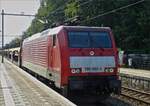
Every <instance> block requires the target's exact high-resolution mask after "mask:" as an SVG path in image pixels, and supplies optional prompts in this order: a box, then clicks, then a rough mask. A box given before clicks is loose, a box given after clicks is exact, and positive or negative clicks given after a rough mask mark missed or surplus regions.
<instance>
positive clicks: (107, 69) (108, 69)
mask: <svg viewBox="0 0 150 106" xmlns="http://www.w3.org/2000/svg"><path fill="white" fill-rule="evenodd" d="M113 71H114V69H113V68H105V72H113Z"/></svg>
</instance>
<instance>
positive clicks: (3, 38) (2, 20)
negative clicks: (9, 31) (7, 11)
mask: <svg viewBox="0 0 150 106" xmlns="http://www.w3.org/2000/svg"><path fill="white" fill-rule="evenodd" d="M1 15H2V63H4V10H2V14H1Z"/></svg>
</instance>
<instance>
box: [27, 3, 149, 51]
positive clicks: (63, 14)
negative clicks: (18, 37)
mask: <svg viewBox="0 0 150 106" xmlns="http://www.w3.org/2000/svg"><path fill="white" fill-rule="evenodd" d="M137 1H139V0H90V1H89V0H43V1H42V3H41V7H40V8H39V10H38V14H37V16H36V18H35V19H34V20H33V21H32V24H31V26H30V27H29V28H28V30H27V31H26V32H25V33H24V38H25V37H28V36H31V35H32V34H34V33H37V32H40V31H43V30H45V29H47V28H50V27H52V26H53V24H54V23H63V22H64V21H66V20H68V19H71V18H73V17H75V16H80V17H81V20H80V22H79V24H78V25H85V26H107V27H111V28H112V30H113V33H114V36H115V40H116V43H117V46H118V47H119V48H122V49H124V50H132V49H133V50H149V51H150V31H149V29H150V12H149V11H150V0H145V1H144V2H143V3H140V4H137V5H135V6H132V7H128V8H126V9H122V10H119V11H114V12H113V13H110V14H107V15H104V16H100V17H96V18H94V19H92V18H93V17H95V16H97V15H99V14H103V13H106V12H108V11H111V10H113V9H116V8H120V7H122V6H125V5H128V4H131V3H135V2H137ZM38 19H41V20H43V21H45V22H46V21H47V23H45V24H42V23H40V22H39V21H38Z"/></svg>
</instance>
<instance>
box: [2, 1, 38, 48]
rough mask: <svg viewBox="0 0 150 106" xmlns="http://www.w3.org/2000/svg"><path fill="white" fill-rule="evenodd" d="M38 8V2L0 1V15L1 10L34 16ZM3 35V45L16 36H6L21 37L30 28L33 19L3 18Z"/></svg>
mask: <svg viewBox="0 0 150 106" xmlns="http://www.w3.org/2000/svg"><path fill="white" fill-rule="evenodd" d="M39 6H40V0H0V13H1V12H2V9H4V11H5V12H6V13H17V14H20V13H22V12H23V13H24V14H36V13H37V10H38V8H39ZM4 19H5V21H4V23H5V25H4V26H5V27H4V29H5V30H4V34H5V35H6V36H7V37H6V36H5V40H4V42H5V44H6V43H8V42H10V41H11V40H12V39H14V38H15V37H16V36H8V35H22V33H23V32H24V31H26V29H27V28H28V27H29V26H30V24H31V21H32V19H33V17H16V16H4ZM0 30H1V15H0ZM0 46H1V32H0Z"/></svg>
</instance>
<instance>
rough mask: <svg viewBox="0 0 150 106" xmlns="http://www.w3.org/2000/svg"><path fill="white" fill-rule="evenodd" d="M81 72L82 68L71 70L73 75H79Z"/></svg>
mask: <svg viewBox="0 0 150 106" xmlns="http://www.w3.org/2000/svg"><path fill="white" fill-rule="evenodd" d="M80 72H81V69H80V68H72V69H71V73H72V74H78V73H80Z"/></svg>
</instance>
